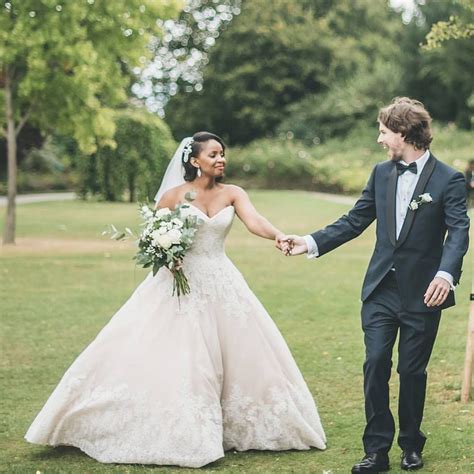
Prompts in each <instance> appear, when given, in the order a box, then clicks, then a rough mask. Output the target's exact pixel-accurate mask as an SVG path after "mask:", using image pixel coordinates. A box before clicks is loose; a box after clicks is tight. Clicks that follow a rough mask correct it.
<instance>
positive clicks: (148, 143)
mask: <svg viewBox="0 0 474 474" xmlns="http://www.w3.org/2000/svg"><path fill="white" fill-rule="evenodd" d="M115 126H116V132H115V136H114V140H115V142H116V147H115V148H112V147H109V146H104V147H102V148H100V149H99V150H98V151H97V153H95V154H93V155H91V156H89V157H84V158H83V159H81V160H78V171H79V176H80V184H79V188H78V190H79V193H80V194H81V195H82V196H84V197H86V196H88V195H99V196H100V197H101V198H103V199H105V200H106V201H120V200H122V199H124V198H125V197H127V198H128V199H129V200H130V202H133V201H135V200H136V199H139V200H146V199H150V200H151V199H152V198H153V197H154V194H155V193H156V191H157V189H158V187H159V183H160V181H161V178H162V176H163V174H164V171H165V169H166V166H167V165H168V162H169V159H170V157H171V156H172V155H173V152H174V149H175V146H176V145H175V142H174V140H173V138H172V136H171V131H170V130H169V128H168V126H167V125H166V124H165V122H164V121H163V120H161V119H160V118H159V117H157V116H156V115H154V114H151V113H149V112H147V111H145V110H143V109H124V110H118V111H116V112H115Z"/></svg>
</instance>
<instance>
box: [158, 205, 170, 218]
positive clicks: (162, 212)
mask: <svg viewBox="0 0 474 474" xmlns="http://www.w3.org/2000/svg"><path fill="white" fill-rule="evenodd" d="M170 214H171V211H170V210H169V208H167V207H163V208H161V209H158V210H157V211H156V217H164V216H169V215H170Z"/></svg>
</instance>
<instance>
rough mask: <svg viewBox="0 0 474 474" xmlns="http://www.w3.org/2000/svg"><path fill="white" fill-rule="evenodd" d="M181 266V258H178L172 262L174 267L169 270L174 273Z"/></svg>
mask: <svg viewBox="0 0 474 474" xmlns="http://www.w3.org/2000/svg"><path fill="white" fill-rule="evenodd" d="M182 268H183V260H182V259H181V258H180V259H178V260H176V263H175V264H174V267H173V268H172V269H171V270H170V271H171V273H172V274H173V275H174V274H175V273H176V272H178V271H179V270H181V269H182Z"/></svg>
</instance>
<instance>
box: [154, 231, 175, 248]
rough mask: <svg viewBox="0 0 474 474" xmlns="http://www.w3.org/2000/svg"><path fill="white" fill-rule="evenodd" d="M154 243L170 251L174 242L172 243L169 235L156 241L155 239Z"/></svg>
mask: <svg viewBox="0 0 474 474" xmlns="http://www.w3.org/2000/svg"><path fill="white" fill-rule="evenodd" d="M154 242H155V244H156V245H158V246H159V247H161V248H164V249H169V248H170V247H171V246H172V245H173V242H171V239H170V238H169V237H168V235H167V234H163V235H158V236H157V237H156V239H154Z"/></svg>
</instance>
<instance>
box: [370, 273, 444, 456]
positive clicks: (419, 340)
mask: <svg viewBox="0 0 474 474" xmlns="http://www.w3.org/2000/svg"><path fill="white" fill-rule="evenodd" d="M440 317H441V311H438V312H433V313H428V312H426V313H410V312H408V311H405V310H404V309H403V308H402V305H401V302H400V295H399V290H398V286H397V281H396V278H395V272H394V271H390V272H389V273H388V275H387V276H386V277H385V278H384V280H383V281H382V282H381V283H380V285H379V286H378V287H377V288H376V290H375V291H374V293H373V294H372V295H371V296H370V297H369V298H368V300H366V301H365V302H364V304H363V306H362V329H363V331H364V342H365V348H366V360H365V363H364V395H365V415H366V421H367V424H366V427H365V431H364V435H363V442H364V449H365V452H366V453H373V452H388V451H389V450H390V448H391V446H392V442H393V439H394V436H395V422H394V418H393V415H392V413H391V411H390V407H389V401H390V398H389V386H388V383H389V380H390V375H391V369H392V349H393V346H394V344H395V340H396V338H397V334H399V341H398V367H397V371H398V374H399V377H400V393H399V399H398V419H399V436H398V444H399V446H400V447H401V448H402V449H403V450H415V451H418V452H421V451H423V447H424V445H425V441H426V437H425V435H424V434H423V433H422V432H421V430H420V426H421V421H422V419H423V409H424V404H425V393H426V379H427V375H426V366H427V365H428V362H429V359H430V356H431V351H432V349H433V345H434V342H435V339H436V334H437V332H438V326H439V321H440Z"/></svg>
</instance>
